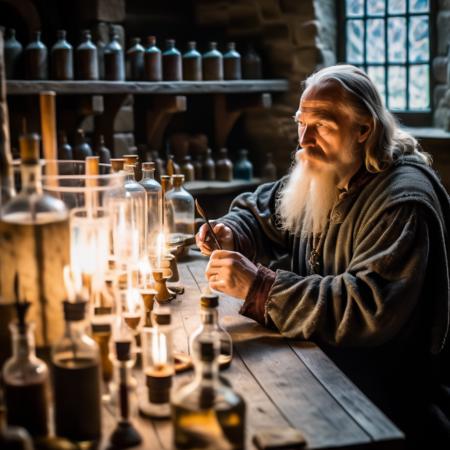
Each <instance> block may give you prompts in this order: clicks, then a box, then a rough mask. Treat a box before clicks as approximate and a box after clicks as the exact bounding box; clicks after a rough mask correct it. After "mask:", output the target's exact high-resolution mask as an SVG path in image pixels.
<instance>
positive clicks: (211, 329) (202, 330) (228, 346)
mask: <svg viewBox="0 0 450 450" xmlns="http://www.w3.org/2000/svg"><path fill="white" fill-rule="evenodd" d="M218 306H219V296H218V295H217V294H208V295H202V296H201V297H200V319H201V322H202V324H201V325H200V326H199V327H198V328H197V329H196V330H195V331H194V332H193V333H192V334H191V336H190V339H189V349H190V354H191V357H192V358H193V359H194V360H197V359H199V348H200V347H199V346H200V342H201V340H202V339H204V338H210V339H218V340H219V342H220V349H219V357H218V362H219V366H220V368H226V367H228V366H229V365H230V364H231V359H232V358H233V343H232V340H231V336H230V334H229V333H228V332H227V331H226V330H224V329H223V328H222V327H221V326H220V324H219V311H218Z"/></svg>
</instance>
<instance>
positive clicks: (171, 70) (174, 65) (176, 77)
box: [162, 39, 183, 81]
mask: <svg viewBox="0 0 450 450" xmlns="http://www.w3.org/2000/svg"><path fill="white" fill-rule="evenodd" d="M162 59H163V78H164V81H181V80H182V77H183V71H182V62H181V53H180V52H179V51H178V49H177V48H175V40H174V39H167V40H166V50H165V51H164V53H163V54H162Z"/></svg>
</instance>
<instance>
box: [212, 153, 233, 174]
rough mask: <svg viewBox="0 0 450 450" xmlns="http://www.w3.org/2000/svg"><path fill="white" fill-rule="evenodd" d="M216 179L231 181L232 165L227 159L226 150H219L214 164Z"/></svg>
mask: <svg viewBox="0 0 450 450" xmlns="http://www.w3.org/2000/svg"><path fill="white" fill-rule="evenodd" d="M216 179H217V180H219V181H231V180H232V179H233V163H232V162H231V159H229V158H228V150H227V149H226V148H221V149H220V151H219V159H218V160H217V162H216Z"/></svg>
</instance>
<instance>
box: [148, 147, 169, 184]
mask: <svg viewBox="0 0 450 450" xmlns="http://www.w3.org/2000/svg"><path fill="white" fill-rule="evenodd" d="M150 155H151V159H152V161H153V162H154V163H155V178H156V179H159V180H160V179H161V175H164V174H165V173H166V171H165V169H164V167H165V165H166V164H165V161H164V160H163V159H162V158H160V157H159V153H158V151H157V150H152V151H151V153H150Z"/></svg>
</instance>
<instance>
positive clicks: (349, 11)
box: [345, 0, 364, 17]
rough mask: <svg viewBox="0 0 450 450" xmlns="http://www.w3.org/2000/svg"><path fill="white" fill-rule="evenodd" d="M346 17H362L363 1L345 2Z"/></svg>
mask: <svg viewBox="0 0 450 450" xmlns="http://www.w3.org/2000/svg"><path fill="white" fill-rule="evenodd" d="M345 3H346V15H347V17H355V16H362V15H363V13H364V2H363V0H347V1H346V2H345Z"/></svg>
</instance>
